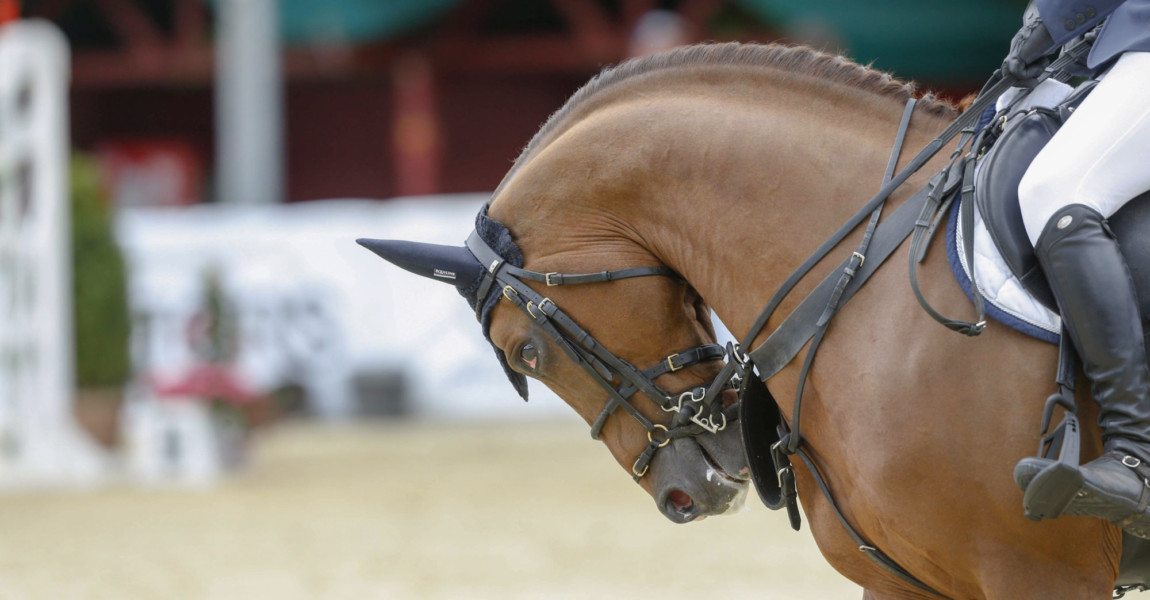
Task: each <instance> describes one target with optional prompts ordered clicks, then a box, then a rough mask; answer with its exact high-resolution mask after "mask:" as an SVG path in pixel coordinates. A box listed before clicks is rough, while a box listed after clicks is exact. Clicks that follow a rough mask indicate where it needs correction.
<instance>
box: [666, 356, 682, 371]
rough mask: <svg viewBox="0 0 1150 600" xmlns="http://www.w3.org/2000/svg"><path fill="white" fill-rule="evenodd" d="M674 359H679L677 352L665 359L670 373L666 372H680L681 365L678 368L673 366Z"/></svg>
mask: <svg viewBox="0 0 1150 600" xmlns="http://www.w3.org/2000/svg"><path fill="white" fill-rule="evenodd" d="M676 358H679V353H678V352H676V353H675V354H672V355H671V356H668V357H667V368H668V369H670V371H668V372H669V373H674V372H675V371H679V370H682V368H683V366H682V365H680V366H678V367H676V366H675V359H676Z"/></svg>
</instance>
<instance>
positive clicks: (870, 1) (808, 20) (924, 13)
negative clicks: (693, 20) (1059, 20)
mask: <svg viewBox="0 0 1150 600" xmlns="http://www.w3.org/2000/svg"><path fill="white" fill-rule="evenodd" d="M735 2H736V3H737V4H738V5H739V6H741V7H742V8H743V9H744V10H746V11H747V12H749V13H751V14H753V15H755V16H756V17H758V18H760V19H762V20H763V21H764V22H765V23H767V24H770V25H773V26H775V27H778V28H779V29H781V30H783V31H786V30H788V29H790V30H795V31H799V32H802V31H808V32H809V31H826V32H829V33H830V34H832V35H833V36H834V37H835V38H837V39H838V40H840V41H841V42H842V43H843V44H844V46H845V47H846V48H845V49H846V51H847V53H848V54H850V55H851V57H852V58H854V59H855V60H857V61H859V62H862V63H868V62H871V61H873V62H874V66H875V67H876V68H879V69H883V70H886V71H892V72H894V73H895V74H896V75H898V76H900V77H905V78H913V79H923V80H929V81H948V82H949V81H981V80H984V79H986V78H987V77H989V76H990V73H991V72H993V71H994V69H996V68H998V66H999V65H1000V64H1001V63H1002V58H1003V56H1004V55H1005V54H1006V50H1007V47H1008V46H1009V43H1010V38H1011V36H1012V35H1013V34H1014V32H1015V31H1017V30H1018V28H1019V27H1020V26H1021V25H1022V9H1023V4H1022V3H1021V2H1007V1H1004V0H965V1H963V2H924V1H922V0H866V1H860V0H802V1H796V0H735Z"/></svg>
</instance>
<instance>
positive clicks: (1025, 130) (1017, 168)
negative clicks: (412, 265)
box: [974, 83, 1150, 333]
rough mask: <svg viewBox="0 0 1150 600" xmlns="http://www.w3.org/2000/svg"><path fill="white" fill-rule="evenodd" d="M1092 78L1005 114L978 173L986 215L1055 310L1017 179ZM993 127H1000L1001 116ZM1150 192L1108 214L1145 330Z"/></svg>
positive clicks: (1149, 302) (1149, 304)
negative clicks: (1042, 104) (1067, 92)
mask: <svg viewBox="0 0 1150 600" xmlns="http://www.w3.org/2000/svg"><path fill="white" fill-rule="evenodd" d="M1093 89H1094V86H1093V83H1091V84H1086V85H1084V86H1082V87H1079V88H1078V89H1077V90H1076V91H1075V92H1074V93H1073V94H1071V96H1070V97H1069V98H1067V99H1066V101H1065V102H1063V103H1062V104H1061V105H1059V106H1057V107H1054V108H1049V109H1048V108H1036V109H1032V110H1030V111H1028V112H1026V113H1022V114H1018V115H1015V116H1013V117H1010V118H1008V119H1006V123H1005V127H1004V128H1002V130H1001V131H1002V133H1001V134H1000V135H999V136H998V139H997V140H996V141H995V142H994V145H993V146H991V148H990V150H989V151H988V152H987V153H986V154H985V155H984V156H983V157H982V159H981V161H980V162H981V163H982V164H981V166H980V168H979V170H978V172H977V175H976V176H975V179H974V199H975V204H976V205H977V206H978V211H979V213H980V214H981V215H982V220H983V222H984V223H985V225H986V228H987V230H988V231H989V232H990V237H991V239H992V240H994V244H995V246H997V247H998V250H999V252H1001V253H1002V257H1003V259H1004V260H1005V261H1006V264H1007V265H1008V266H1009V267H1010V270H1011V272H1012V273H1014V276H1015V277H1017V278H1018V280H1019V281H1020V282H1021V283H1022V286H1023V287H1024V288H1026V291H1028V292H1030V294H1031V295H1033V296H1034V297H1035V298H1036V299H1037V300H1038V301H1039V302H1041V303H1042V304H1043V305H1045V306H1046V307H1047V308H1049V309H1050V310H1052V311H1054V312H1058V306H1057V305H1056V304H1055V302H1054V294H1053V293H1051V291H1050V286H1049V284H1047V283H1046V276H1045V275H1043V273H1042V268H1041V267H1039V266H1038V259H1037V258H1035V256H1034V248H1033V247H1032V246H1031V245H1030V239H1029V238H1028V237H1027V236H1026V228H1025V227H1024V226H1023V224H1022V212H1021V210H1020V209H1019V207H1018V183H1019V182H1020V181H1022V176H1023V174H1024V173H1026V169H1027V168H1028V167H1029V166H1030V163H1031V162H1032V161H1033V160H1034V157H1035V156H1037V155H1038V152H1039V151H1040V150H1042V148H1043V146H1045V145H1046V142H1048V141H1050V138H1051V137H1052V136H1053V135H1054V134H1055V132H1057V131H1058V128H1059V127H1061V126H1062V123H1063V122H1064V121H1065V120H1066V119H1067V118H1068V117H1069V116H1070V114H1071V113H1072V112H1073V111H1074V109H1075V108H1077V107H1078V105H1079V104H1081V103H1082V100H1083V99H1084V98H1085V97H1086V96H1087V95H1088V94H1089V93H1090V91H1091V90H1093ZM989 127H1002V119H1001V118H1000V119H999V120H998V121H996V122H994V123H991V125H989ZM1148 198H1150V192H1147V193H1145V194H1142V195H1141V196H1138V197H1137V198H1135V199H1134V200H1132V201H1131V202H1128V203H1127V204H1126V205H1125V206H1123V207H1122V209H1121V210H1119V211H1118V212H1117V213H1116V214H1115V215H1114V216H1112V217H1111V218H1110V228H1111V230H1113V231H1114V235H1115V237H1117V238H1118V245H1119V247H1120V248H1121V249H1122V253H1123V254H1124V255H1125V256H1126V263H1127V264H1128V265H1129V266H1130V275H1131V276H1132V277H1133V279H1134V287H1135V288H1136V289H1137V290H1138V301H1139V305H1140V306H1141V309H1142V315H1143V318H1142V330H1143V332H1145V333H1150V322H1148V321H1147V317H1148V316H1150V235H1146V234H1145V232H1146V231H1150V230H1148V229H1147V226H1148V225H1150V202H1147V201H1146V200H1147V199H1148Z"/></svg>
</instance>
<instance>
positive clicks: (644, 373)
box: [467, 232, 743, 481]
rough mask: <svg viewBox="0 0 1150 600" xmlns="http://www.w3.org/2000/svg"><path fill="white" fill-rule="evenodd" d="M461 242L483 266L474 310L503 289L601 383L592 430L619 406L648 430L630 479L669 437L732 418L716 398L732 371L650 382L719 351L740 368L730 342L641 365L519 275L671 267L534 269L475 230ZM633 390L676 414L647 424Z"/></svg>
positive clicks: (551, 276) (600, 279)
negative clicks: (698, 379)
mask: <svg viewBox="0 0 1150 600" xmlns="http://www.w3.org/2000/svg"><path fill="white" fill-rule="evenodd" d="M467 248H468V249H469V250H470V251H471V253H472V254H474V255H475V257H476V258H477V259H479V262H480V264H482V265H484V267H485V269H486V272H485V273H484V275H483V281H482V282H481V283H480V285H479V294H478V297H479V302H478V303H477V305H476V306H477V307H478V308H477V311H478V310H481V307H483V306H484V305H485V304H486V300H487V297H488V296H489V295H490V294H492V293H501V294H503V297H504V299H506V300H507V301H509V302H511V303H512V304H514V305H515V306H516V307H517V308H519V310H521V311H523V312H524V313H525V314H526V315H527V316H528V317H530V318H531V320H532V321H533V322H534V323H535V324H536V325H538V326H539V327H540V328H541V329H543V331H545V332H546V333H547V335H549V336H550V337H551V339H552V340H554V342H555V343H556V344H557V345H558V346H559V347H560V348H562V349H563V352H564V353H565V354H567V356H568V357H570V358H571V360H573V361H575V364H577V365H579V366H580V367H582V368H583V370H584V371H586V372H587V374H588V375H590V376H591V379H593V380H594V381H595V382H596V383H598V384H599V386H600V387H602V388H603V389H604V390H606V392H607V395H608V396H607V402H606V405H605V406H604V407H603V410H602V411H601V412H600V413H599V416H598V417H597V418H596V419H595V422H594V423H593V424H592V425H591V437H592V438H594V439H599V434H600V432H601V431H602V430H603V425H604V424H605V423H606V422H607V418H608V417H610V416H611V415H612V414H613V413H614V412H615V410H616V409H618V408H623V410H625V411H626V412H627V413H628V414H630V415H631V416H632V417H633V418H634V419H635V420H636V421H638V422H639V424H640V425H642V426H643V428H644V429H646V430H647V441H648V444H647V448H646V449H644V450H643V452H642V453H641V454H639V457H638V458H637V459H635V463H634V464H633V465H632V466H631V474H632V478H633V479H634V480H635V481H639V479H641V478H642V477H643V476H644V475H646V474H647V470H648V467H649V466H650V464H651V460H652V459H653V458H654V457H655V452H656V451H658V450H659V448H662V447H664V446H666V445H668V444H670V443H671V440H673V439H676V438H682V437H695V436H699V435H702V434H717V433H718V432H720V431H722V430H723V429H724V428H725V427H726V426H727V423H728V422H730V421H735V420H736V419H738V406H737V405H731V406H730V407H728V408H726V409H724V408H723V405H722V402H716V401H715V400H716V398H717V397H718V395H719V393H720V392H722V391H723V390H724V389H731V388H737V387H738V378H737V377H736V378H731V377H727V378H726V379H725V380H724V381H723V383H722V384H720V385H714V384H715V383H717V382H716V381H714V380H713V381H711V382H708V383H706V384H704V385H701V386H698V387H695V388H692V389H689V390H687V391H684V392H681V393H678V394H672V393H670V392H667V391H665V390H663V389H662V388H660V387H659V386H657V385H655V379H656V378H657V377H659V376H660V375H664V374H666V373H671V372H674V371H678V370H680V369H683V368H686V367H689V366H691V365H694V364H698V363H701V362H708V361H713V360H720V359H722V358H723V357H724V356H728V357H731V360H730V362H729V363H728V367H725V368H724V369H723V372H724V373H726V372H727V371H728V370H729V367H730V365H732V364H733V365H736V367H741V365H742V362H743V356H742V353H741V352H740V351H739V350H738V349H737V347H736V346H735V345H734V344H730V343H728V344H727V348H726V349H725V350H724V348H723V347H722V346H720V345H718V344H703V345H701V346H695V347H694V348H691V349H689V350H683V351H680V352H676V353H673V354H671V355H669V356H667V358H665V359H663V360H661V361H659V363H658V364H656V365H655V366H653V367H650V368H648V369H645V370H639V369H638V368H637V367H635V366H634V365H632V364H631V363H629V362H627V361H625V360H623V359H621V358H619V357H617V356H615V355H614V354H612V353H611V352H610V351H609V350H607V349H606V348H604V347H603V345H602V344H600V343H598V341H596V340H595V338H594V337H593V336H592V335H591V334H590V333H588V332H587V331H586V330H584V329H583V328H582V327H580V326H579V325H578V324H577V323H575V321H574V320H573V319H571V317H570V316H568V315H567V313H564V312H563V311H562V310H560V309H559V307H558V306H556V304H555V303H554V302H552V301H551V299H550V298H547V297H545V296H543V295H542V294H540V293H538V292H536V291H535V290H534V289H532V288H531V287H529V286H528V285H527V284H525V283H524V282H523V280H524V279H526V280H528V281H535V282H538V283H543V284H546V285H547V286H548V287H554V286H560V285H578V284H586V283H604V282H608V281H616V280H619V279H629V278H631V277H648V276H655V275H657V276H662V277H671V278H674V279H678V280H682V277H680V276H679V274H678V273H676V272H675V271H673V270H672V269H669V268H667V267H635V268H631V269H619V270H616V271H600V272H598V273H581V274H568V273H540V272H537V271H528V270H526V269H521V268H519V267H516V266H515V265H512V264H509V263H507V261H505V260H504V259H503V258H502V257H500V256H499V255H498V254H497V253H496V252H495V251H494V250H492V249H491V247H490V246H489V245H488V244H487V242H485V241H484V240H483V239H482V238H481V237H480V236H479V234H478V232H472V234H471V236H470V237H468V238H467ZM737 370H739V371H741V370H742V369H741V368H738V369H737ZM615 380H618V381H619V382H620V384H619V385H618V387H616V386H615V384H614V383H613V382H614V381H615ZM710 388H714V389H713V390H712V389H710ZM636 392H643V394H644V395H646V396H647V397H648V398H650V399H651V400H652V401H653V402H654V403H655V404H656V405H657V406H659V408H661V409H663V411H665V412H669V413H674V414H675V416H674V417H673V418H672V420H671V425H670V426H667V425H663V424H660V423H653V422H652V421H651V420H650V419H648V418H647V417H646V416H645V415H644V414H643V413H641V412H639V409H637V408H635V406H634V405H632V404H631V403H630V402H628V398H630V397H631V396H633V395H634V394H635V393H636Z"/></svg>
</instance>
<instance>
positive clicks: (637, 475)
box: [631, 458, 651, 478]
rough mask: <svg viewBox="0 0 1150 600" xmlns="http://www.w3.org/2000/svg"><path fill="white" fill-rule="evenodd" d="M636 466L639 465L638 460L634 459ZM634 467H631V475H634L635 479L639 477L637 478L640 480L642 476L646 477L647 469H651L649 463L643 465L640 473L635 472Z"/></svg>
mask: <svg viewBox="0 0 1150 600" xmlns="http://www.w3.org/2000/svg"><path fill="white" fill-rule="evenodd" d="M637 464H639V459H637V458H636V459H635V465H637ZM635 465H631V473H633V474H634V475H635V477H639V478H642V477H643V476H644V475H646V474H647V469H650V468H651V463H650V462H648V463H647V464H645V465H643V470H642V471H641V472H640V471H636V470H635Z"/></svg>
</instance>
